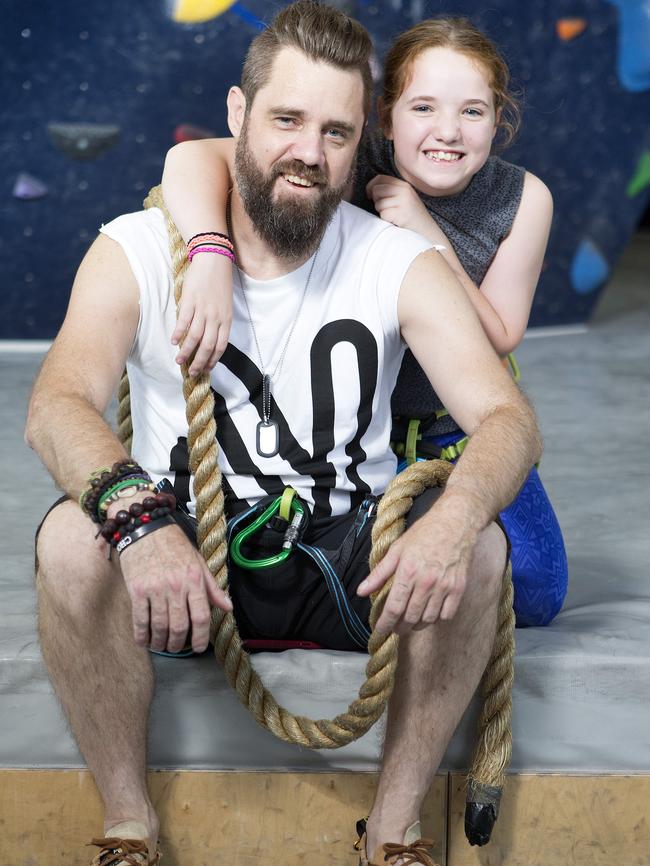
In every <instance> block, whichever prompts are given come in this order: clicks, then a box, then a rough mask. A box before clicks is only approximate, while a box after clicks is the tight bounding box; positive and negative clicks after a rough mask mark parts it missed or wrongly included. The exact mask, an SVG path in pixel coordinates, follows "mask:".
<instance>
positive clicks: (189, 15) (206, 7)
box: [172, 0, 236, 24]
mask: <svg viewBox="0 0 650 866" xmlns="http://www.w3.org/2000/svg"><path fill="white" fill-rule="evenodd" d="M235 2H236V0H176V2H175V3H174V14H173V16H172V17H173V18H174V21H178V22H180V23H181V24H197V23H199V22H201V21H209V20H210V19H211V18H216V17H217V16H218V15H222V14H223V13H224V12H226V11H227V10H228V9H230V7H231V6H234V5H235Z"/></svg>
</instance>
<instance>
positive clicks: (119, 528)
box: [97, 493, 176, 547]
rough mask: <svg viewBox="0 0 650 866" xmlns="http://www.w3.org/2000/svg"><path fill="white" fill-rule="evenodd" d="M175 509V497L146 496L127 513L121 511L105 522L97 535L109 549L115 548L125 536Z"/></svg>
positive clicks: (169, 494)
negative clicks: (107, 544)
mask: <svg viewBox="0 0 650 866" xmlns="http://www.w3.org/2000/svg"><path fill="white" fill-rule="evenodd" d="M175 508H176V497H174V496H172V494H171V493H157V494H156V495H155V496H147V498H146V499H144V500H143V501H142V502H134V503H133V504H132V505H130V506H129V509H128V511H127V510H125V509H122V510H121V511H118V512H117V514H116V515H115V516H114V517H111V518H109V519H108V520H105V521H104V523H103V524H102V527H101V529H100V530H99V532H98V533H97V535H98V536H99V535H101V536H102V538H103V539H104V541H107V542H108V543H109V544H110V545H111V547H115V546H116V545H117V544H118V543H119V542H120V541H121V540H122V538H124V536H125V535H128V534H130V533H131V532H133V531H134V530H136V529H138V528H139V527H141V526H146V525H147V524H149V523H155V522H156V521H158V520H160V519H161V518H163V517H167V516H169V514H170V513H171V512H172V511H173V510H174V509H175Z"/></svg>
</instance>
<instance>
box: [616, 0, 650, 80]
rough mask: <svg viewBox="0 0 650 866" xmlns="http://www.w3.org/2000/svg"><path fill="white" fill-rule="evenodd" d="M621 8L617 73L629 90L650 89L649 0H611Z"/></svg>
mask: <svg viewBox="0 0 650 866" xmlns="http://www.w3.org/2000/svg"><path fill="white" fill-rule="evenodd" d="M609 2H610V3H612V4H613V5H614V6H617V7H618V10H619V23H618V60H617V66H618V77H619V80H620V82H621V84H622V85H623V87H624V88H625V89H626V90H631V91H632V92H633V93H639V92H640V91H642V90H648V89H650V51H648V45H650V3H642V2H640V0H609Z"/></svg>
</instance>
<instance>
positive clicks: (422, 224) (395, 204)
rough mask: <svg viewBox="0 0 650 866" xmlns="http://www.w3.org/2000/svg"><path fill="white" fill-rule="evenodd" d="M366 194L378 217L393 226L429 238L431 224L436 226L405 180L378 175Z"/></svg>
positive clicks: (368, 186) (416, 194) (371, 182)
mask: <svg viewBox="0 0 650 866" xmlns="http://www.w3.org/2000/svg"><path fill="white" fill-rule="evenodd" d="M366 192H367V194H368V196H369V197H370V198H371V199H372V201H373V203H374V205H375V210H376V211H377V213H378V214H379V216H380V217H381V218H382V219H383V220H386V221H387V222H389V223H393V225H396V226H400V228H403V229H411V231H414V232H418V233H419V234H421V235H424V236H425V237H428V236H429V234H430V232H431V227H432V224H433V225H436V223H435V221H434V220H433V218H432V217H431V214H430V213H429V211H428V210H427V209H426V207H425V206H424V204H423V203H422V199H421V198H420V196H419V195H418V193H417V192H416V191H415V190H414V189H413V187H412V186H411V184H410V183H407V182H406V181H405V180H399V178H396V177H389V176H388V175H385V174H378V175H377V177H374V178H373V179H372V180H371V181H370V183H369V184H368V185H367V187H366ZM436 227H437V226H436Z"/></svg>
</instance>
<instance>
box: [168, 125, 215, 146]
mask: <svg viewBox="0 0 650 866" xmlns="http://www.w3.org/2000/svg"><path fill="white" fill-rule="evenodd" d="M216 137H217V133H216V132H214V131H213V130H211V129H205V127H203V126H192V124H191V123H181V124H180V125H179V126H177V127H176V129H175V130H174V141H175V142H176V144H180V143H181V141H198V139H200V138H216Z"/></svg>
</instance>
